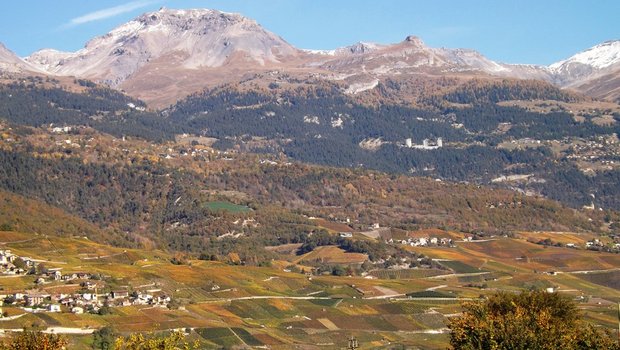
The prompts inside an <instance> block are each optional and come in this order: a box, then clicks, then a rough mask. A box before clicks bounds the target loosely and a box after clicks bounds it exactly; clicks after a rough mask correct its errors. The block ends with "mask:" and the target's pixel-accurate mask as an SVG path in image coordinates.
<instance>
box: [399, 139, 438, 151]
mask: <svg viewBox="0 0 620 350" xmlns="http://www.w3.org/2000/svg"><path fill="white" fill-rule="evenodd" d="M405 147H407V148H416V149H438V148H441V147H443V138H441V137H439V138H437V141H436V142H432V141H431V140H430V139H424V140H423V141H422V144H421V145H414V144H413V140H412V139H410V138H408V139H406V140H405Z"/></svg>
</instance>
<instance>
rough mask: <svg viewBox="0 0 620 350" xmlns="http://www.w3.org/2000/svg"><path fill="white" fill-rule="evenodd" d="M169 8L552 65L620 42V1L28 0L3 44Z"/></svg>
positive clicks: (90, 29) (34, 46) (304, 43)
mask: <svg viewBox="0 0 620 350" xmlns="http://www.w3.org/2000/svg"><path fill="white" fill-rule="evenodd" d="M161 6H166V7H169V8H212V9H218V10H222V11H228V12H238V13H241V14H243V15H245V16H247V17H251V18H253V19H256V20H257V21H258V22H259V23H260V24H262V25H263V26H264V27H265V28H267V29H268V30H270V31H272V32H274V33H276V34H278V35H280V36H282V37H283V38H284V39H286V40H287V41H288V42H290V43H291V44H293V45H295V46H297V47H300V48H308V49H332V48H336V47H340V46H345V45H350V44H352V43H355V42H358V41H373V42H380V43H393V42H398V41H401V40H403V39H404V38H405V37H406V36H407V35H410V34H412V35H417V36H419V37H421V38H422V40H424V41H425V42H426V43H427V45H429V46H433V47H451V48H457V47H463V48H472V49H476V50H478V51H480V52H482V53H483V54H484V55H486V56H487V57H489V58H491V59H493V60H497V61H502V62H509V63H532V64H549V63H552V62H555V61H558V60H560V59H564V58H567V57H568V56H571V55H573V54H574V53H577V52H578V51H581V50H583V49H586V48H588V47H590V46H593V45H596V44H598V43H601V42H603V41H606V40H613V39H620V20H619V18H620V1H619V0H580V1H577V0H520V1H511V0H467V1H466V0H451V1H448V0H425V1H422V0H372V1H371V0H212V1H211V0H202V1H201V0H135V1H118V0H117V1H84V0H59V1H50V0H37V1H35V0H21V1H3V2H2V5H1V9H2V11H0V42H2V43H4V44H5V46H7V47H8V48H9V49H11V50H13V51H14V52H16V53H17V54H18V55H20V56H26V55H28V54H30V53H31V52H33V51H36V50H38V49H41V48H55V49H59V50H66V51H75V50H78V49H80V48H81V47H83V46H84V44H85V43H86V42H87V41H88V40H89V39H91V38H93V37H94V36H97V35H102V34H105V33H107V32H108V31H109V30H111V29H112V28H114V27H116V26H118V25H119V24H122V23H124V22H126V21H128V20H130V19H132V18H134V17H136V16H138V15H140V14H142V13H143V12H147V11H156V10H157V9H159V8H160V7H161Z"/></svg>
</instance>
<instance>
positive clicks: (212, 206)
mask: <svg viewBox="0 0 620 350" xmlns="http://www.w3.org/2000/svg"><path fill="white" fill-rule="evenodd" d="M205 207H206V208H207V209H209V210H211V211H229V212H231V213H246V212H249V211H250V210H251V209H250V208H249V207H247V206H245V205H238V204H234V203H231V202H223V201H214V202H207V203H205Z"/></svg>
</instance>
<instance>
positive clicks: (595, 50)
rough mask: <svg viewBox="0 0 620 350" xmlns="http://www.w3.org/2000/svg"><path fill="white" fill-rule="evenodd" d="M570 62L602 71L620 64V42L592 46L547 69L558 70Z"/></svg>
mask: <svg viewBox="0 0 620 350" xmlns="http://www.w3.org/2000/svg"><path fill="white" fill-rule="evenodd" d="M571 62H575V63H581V64H585V65H588V66H591V67H594V68H596V69H603V68H607V67H609V66H611V65H613V64H616V63H618V62H620V40H615V41H607V42H604V43H602V44H599V45H596V46H593V47H591V48H589V49H587V50H585V51H582V52H580V53H578V54H576V55H574V56H572V57H570V58H568V59H566V60H564V61H560V62H556V63H554V64H552V65H550V66H549V68H551V69H553V70H558V69H560V68H561V67H562V66H563V65H565V64H568V63H571Z"/></svg>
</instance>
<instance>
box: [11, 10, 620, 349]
mask: <svg viewBox="0 0 620 350" xmlns="http://www.w3.org/2000/svg"><path fill="white" fill-rule="evenodd" d="M619 77H620V41H618V40H615V41H613V40H612V41H608V42H604V43H601V44H599V45H596V46H594V47H592V48H590V49H586V50H584V51H582V52H580V53H577V54H576V55H574V56H572V57H570V58H567V59H565V60H562V61H559V62H557V63H554V64H551V65H549V66H538V65H526V64H523V65H519V64H505V63H500V62H495V61H492V60H490V59H488V58H486V57H485V56H484V55H482V54H481V53H479V52H477V51H475V50H471V49H449V48H433V47H429V46H427V45H426V44H425V43H424V42H423V41H422V39H421V38H419V37H416V36H407V37H406V38H405V39H404V40H403V41H402V42H399V43H395V44H378V43H367V42H360V43H357V44H353V45H351V46H346V47H342V48H338V49H335V50H306V49H300V48H297V47H295V46H293V45H291V44H289V43H288V42H287V41H286V40H284V39H283V38H282V37H280V36H278V35H277V34H274V33H271V32H269V31H268V30H266V29H264V28H263V27H262V26H261V25H260V24H258V23H257V22H256V21H254V20H252V19H249V18H247V17H244V16H242V15H240V14H234V13H227V12H221V11H217V10H208V9H183V10H174V9H168V8H161V9H160V10H159V11H154V12H148V13H145V14H143V15H141V16H138V17H137V18H135V19H134V20H131V21H129V22H127V23H125V24H123V25H121V26H118V27H117V28H115V29H113V30H112V31H111V32H109V33H108V34H105V35H102V36H99V37H96V38H93V39H92V40H90V41H89V42H88V43H87V44H86V45H85V47H84V48H83V49H81V50H78V51H76V52H61V51H57V50H54V49H43V50H39V51H37V52H34V53H32V54H31V55H29V56H28V57H24V58H20V57H18V56H17V55H15V54H14V53H12V52H11V51H10V50H9V49H7V48H5V47H4V46H2V45H0V165H1V166H0V295H1V297H2V299H1V300H2V303H0V307H1V311H0V329H1V330H2V333H5V332H6V333H13V332H17V331H19V330H22V329H24V330H34V331H39V330H41V331H45V332H51V333H58V334H64V336H66V337H67V339H68V341H69V345H68V348H71V349H91V348H98V347H96V345H95V342H96V339H98V338H97V337H99V334H101V333H100V332H101V330H102V329H106V330H108V331H111V332H112V331H113V334H114V335H115V336H129V335H131V334H137V333H145V334H151V335H153V334H168V332H172V331H182V333H183V334H184V337H185V339H187V340H189V341H192V342H193V341H197V342H198V344H200V347H199V348H208V349H211V348H213V349H222V348H225V349H229V348H269V349H294V348H295V349H297V348H303V349H319V348H330V349H331V348H343V347H346V346H347V342H348V341H349V338H350V337H355V339H356V340H359V342H360V345H361V347H360V348H363V349H371V348H372V349H396V348H415V349H444V348H446V346H447V345H448V344H449V342H450V339H449V337H450V332H451V329H449V328H448V326H447V325H448V324H449V322H450V320H451V319H454V318H455V317H460V316H462V312H463V310H464V309H463V305H465V304H463V303H469V302H476V301H480V300H486V299H487V298H490V297H491V296H492V295H496V293H502V292H509V293H513V292H519V291H526V290H543V291H547V292H549V294H558V295H563V296H566V297H567V298H568V299H571V300H572V301H573V302H574V303H575V304H576V305H577V307H578V309H579V310H580V312H582V315H583V317H584V319H585V320H586V321H587V322H588V323H590V324H593V325H595V327H596V328H597V329H600V330H613V329H615V327H616V326H617V324H616V318H615V317H616V312H617V304H618V303H619V302H620V297H619V294H618V290H619V289H620V284H619V283H618V280H620V268H619V266H620V139H619V138H618V135H619V134H620V104H619V103H620V84H619V83H620V78H619ZM149 332H150V333H149ZM597 334H598V333H597ZM601 334H603V332H601Z"/></svg>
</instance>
